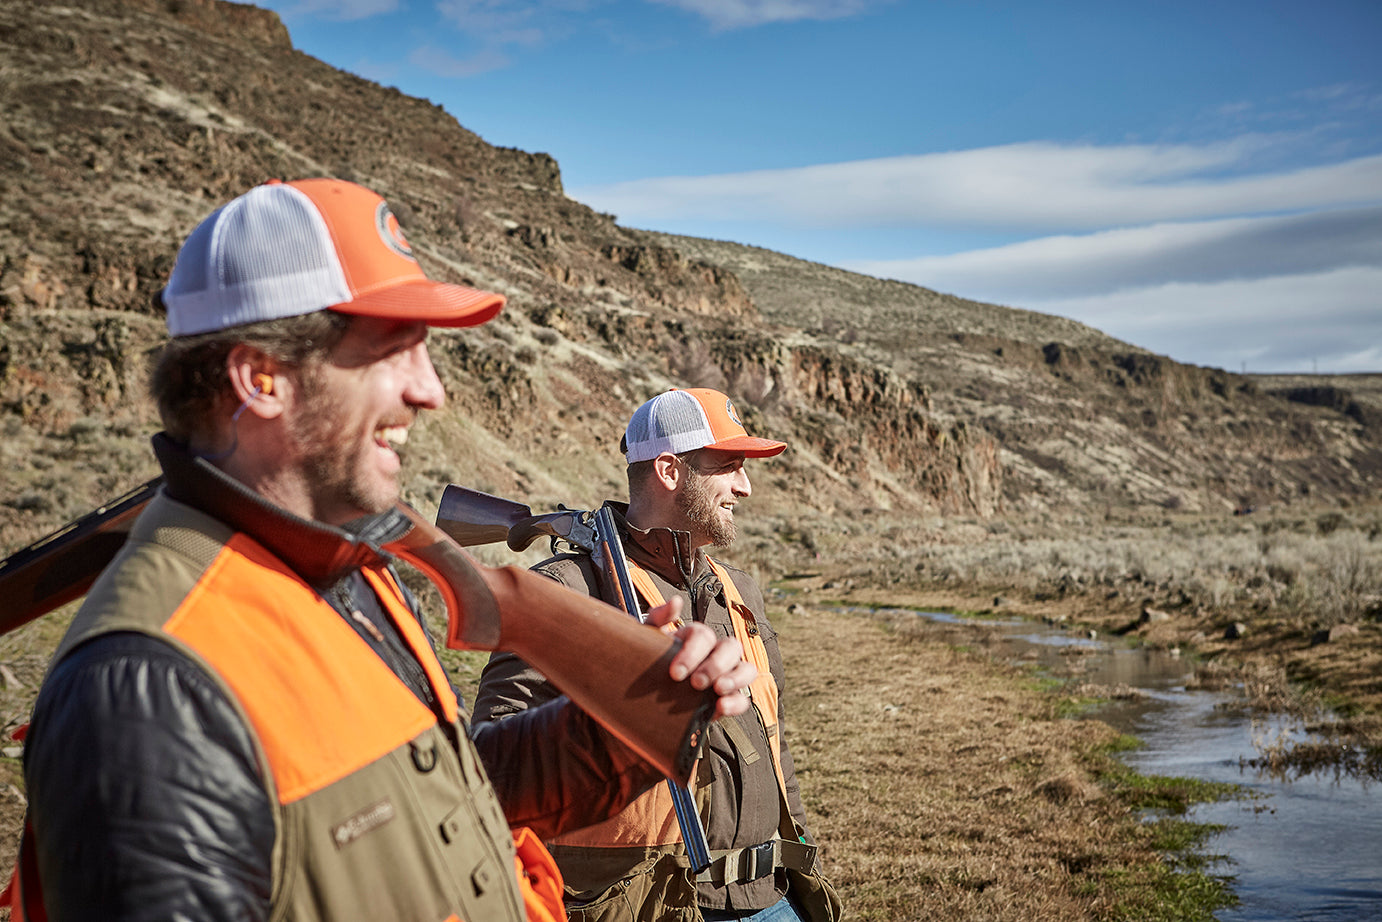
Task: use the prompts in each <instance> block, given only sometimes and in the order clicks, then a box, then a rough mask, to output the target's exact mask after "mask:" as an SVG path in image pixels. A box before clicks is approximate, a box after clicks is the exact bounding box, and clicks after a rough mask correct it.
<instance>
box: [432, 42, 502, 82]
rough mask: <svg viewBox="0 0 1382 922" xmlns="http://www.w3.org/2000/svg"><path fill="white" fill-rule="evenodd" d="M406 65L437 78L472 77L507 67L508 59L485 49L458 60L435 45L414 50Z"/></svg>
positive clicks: (494, 49) (500, 53) (495, 50)
mask: <svg viewBox="0 0 1382 922" xmlns="http://www.w3.org/2000/svg"><path fill="white" fill-rule="evenodd" d="M408 63H409V64H411V65H413V66H414V67H417V68H420V69H422V70H425V71H427V72H428V73H432V74H436V75H437V76H439V77H474V76H475V75H476V74H484V73H488V72H489V71H493V70H502V69H503V68H505V67H508V66H509V57H508V55H506V54H504V53H503V52H502V51H500V50H499V49H497V48H486V49H483V50H481V51H480V52H478V53H476V54H474V55H471V56H470V57H468V58H458V57H456V56H455V55H453V54H451V53H450V52H449V51H446V50H445V49H442V48H438V47H436V46H435V45H423V46H422V47H421V48H414V49H413V50H412V51H411V52H409V54H408Z"/></svg>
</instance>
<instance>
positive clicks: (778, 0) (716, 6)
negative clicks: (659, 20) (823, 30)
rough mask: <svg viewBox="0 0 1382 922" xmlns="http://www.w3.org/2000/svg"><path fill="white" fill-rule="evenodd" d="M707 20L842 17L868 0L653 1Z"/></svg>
mask: <svg viewBox="0 0 1382 922" xmlns="http://www.w3.org/2000/svg"><path fill="white" fill-rule="evenodd" d="M652 2H654V3H660V4H662V5H663V6H674V7H676V8H677V9H681V10H685V11H687V12H688V13H695V14H696V15H698V16H702V17H704V18H705V19H707V20H708V21H709V22H710V24H711V25H712V26H714V27H715V28H717V29H742V28H747V27H749V26H761V25H764V24H766V23H771V22H796V21H799V20H803V19H816V20H825V19H843V18H845V17H847V16H853V15H855V14H857V13H860V12H863V11H864V10H865V9H867V8H868V7H869V6H870V3H869V2H868V0H652Z"/></svg>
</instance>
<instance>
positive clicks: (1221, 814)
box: [921, 613, 1382, 922]
mask: <svg viewBox="0 0 1382 922" xmlns="http://www.w3.org/2000/svg"><path fill="white" fill-rule="evenodd" d="M921 614H922V617H925V618H928V619H930V620H933V621H939V622H949V623H967V624H976V625H982V626H983V627H984V628H985V629H991V630H992V631H993V634H992V635H991V637H990V639H989V641H988V642H987V644H988V649H989V650H990V652H992V653H993V654H995V655H997V656H999V657H1006V658H1009V659H1012V660H1017V661H1020V662H1025V663H1035V664H1036V665H1038V666H1040V667H1041V668H1043V669H1045V670H1047V671H1049V672H1050V673H1051V674H1053V675H1057V676H1062V677H1064V676H1066V675H1070V674H1072V673H1073V674H1074V675H1075V676H1076V677H1077V679H1078V680H1079V681H1082V682H1089V683H1092V684H1097V685H1108V686H1117V685H1127V686H1131V687H1132V688H1136V689H1141V690H1142V692H1143V694H1142V695H1139V696H1137V697H1131V698H1127V699H1118V700H1113V701H1110V702H1108V703H1107V704H1104V705H1101V706H1100V707H1099V708H1098V710H1097V711H1095V712H1094V713H1093V714H1092V715H1091V716H1093V717H1095V718H1096V719H1098V720H1102V721H1104V722H1106V723H1108V724H1110V725H1112V726H1113V727H1114V728H1116V729H1118V730H1119V731H1121V732H1123V733H1127V734H1130V735H1132V736H1136V737H1137V738H1138V739H1140V740H1142V742H1143V743H1144V744H1145V745H1144V747H1143V748H1141V749H1138V750H1135V751H1132V752H1129V753H1126V754H1124V755H1122V756H1121V758H1122V759H1123V761H1124V762H1125V763H1126V764H1128V765H1129V766H1130V767H1132V768H1134V769H1136V770H1137V771H1139V772H1141V773H1143V774H1146V775H1172V776H1178V777H1185V778H1196V779H1201V780H1205V781H1217V782H1228V783H1232V784H1237V785H1241V786H1243V787H1245V788H1247V789H1249V790H1250V791H1252V792H1253V794H1254V795H1255V796H1253V797H1249V798H1244V799H1233V800H1227V801H1223V802H1219V803H1211V804H1199V805H1196V806H1194V807H1192V808H1191V810H1190V812H1189V814H1188V816H1187V819H1191V820H1194V821H1197V822H1203V823H1215V824H1221V825H1224V826H1226V827H1227V829H1226V830H1225V831H1224V832H1222V833H1220V834H1218V835H1216V836H1213V837H1212V838H1210V839H1209V840H1208V842H1206V844H1205V846H1204V851H1205V852H1206V853H1208V854H1213V855H1225V856H1227V859H1228V860H1227V861H1226V862H1223V863H1220V864H1217V865H1213V866H1211V867H1209V868H1208V869H1207V870H1208V871H1209V872H1210V873H1213V874H1220V875H1232V876H1233V877H1234V883H1233V891H1234V893H1235V894H1236V895H1237V896H1238V898H1239V900H1240V901H1241V902H1240V904H1239V905H1238V906H1236V907H1234V908H1232V909H1224V910H1220V911H1219V912H1218V913H1217V914H1216V916H1215V918H1216V919H1218V920H1220V922H1287V920H1289V922H1307V920H1308V922H1366V920H1382V809H1379V807H1380V806H1382V805H1379V804H1378V802H1377V800H1378V790H1379V788H1378V785H1377V783H1375V782H1372V783H1368V782H1365V781H1361V780H1359V779H1357V778H1350V777H1346V776H1344V777H1335V773H1334V772H1333V771H1332V770H1330V771H1328V772H1326V773H1324V774H1323V775H1320V774H1316V775H1307V776H1305V777H1303V778H1299V779H1297V780H1282V779H1280V778H1273V777H1270V776H1268V775H1265V774H1263V773H1261V772H1260V771H1258V770H1257V769H1255V768H1253V767H1252V766H1250V765H1248V764H1246V760H1248V759H1252V758H1254V757H1255V756H1257V755H1259V753H1260V750H1259V748H1258V746H1259V744H1261V743H1264V742H1266V743H1270V742H1272V741H1275V740H1277V739H1279V738H1280V737H1281V736H1282V735H1283V734H1285V735H1286V736H1287V737H1288V738H1290V737H1294V736H1297V735H1302V731H1299V730H1297V729H1295V728H1293V727H1292V725H1291V724H1290V723H1289V722H1287V721H1285V720H1281V719H1273V720H1269V721H1264V720H1262V719H1261V718H1254V717H1253V716H1251V715H1250V714H1249V713H1248V712H1247V710H1246V709H1245V708H1244V707H1243V699H1242V696H1241V694H1239V693H1236V692H1235V691H1234V690H1228V691H1201V690H1187V688H1186V681H1187V679H1189V678H1190V676H1191V675H1192V673H1193V667H1192V666H1191V664H1189V663H1187V662H1185V661H1184V660H1182V659H1180V658H1179V657H1177V656H1174V655H1172V654H1171V653H1168V652H1166V651H1162V650H1148V649H1131V648H1128V647H1126V646H1124V645H1122V644H1120V643H1119V642H1118V641H1117V640H1116V639H1115V640H1113V641H1112V642H1108V643H1105V642H1103V641H1101V640H1098V639H1091V638H1089V637H1086V636H1080V635H1078V634H1076V633H1073V632H1068V631H1062V630H1059V629H1058V628H1056V627H1048V626H1046V625H1042V624H1033V623H1032V622H1024V621H995V620H991V619H987V618H986V619H982V620H977V619H976V620H974V621H966V620H964V619H960V618H958V617H957V616H955V615H949V614H940V613H921Z"/></svg>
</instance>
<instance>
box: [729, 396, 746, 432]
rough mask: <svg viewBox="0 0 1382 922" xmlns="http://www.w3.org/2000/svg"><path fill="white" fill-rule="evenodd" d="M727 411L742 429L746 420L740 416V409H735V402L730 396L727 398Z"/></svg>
mask: <svg viewBox="0 0 1382 922" xmlns="http://www.w3.org/2000/svg"><path fill="white" fill-rule="evenodd" d="M725 412H726V413H728V414H729V418H730V419H731V420H733V421H734V424H735V425H736V426H738V427H739V428H740V429H742V428H744V421H743V420H742V419H740V418H739V411H738V410H736V409H734V403H733V402H732V401H731V400H729V399H728V398H726V399H725Z"/></svg>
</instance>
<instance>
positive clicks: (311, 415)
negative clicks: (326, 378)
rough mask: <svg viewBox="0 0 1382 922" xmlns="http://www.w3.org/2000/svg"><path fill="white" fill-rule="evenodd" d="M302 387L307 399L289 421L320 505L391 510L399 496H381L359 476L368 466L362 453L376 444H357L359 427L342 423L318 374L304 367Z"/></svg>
mask: <svg viewBox="0 0 1382 922" xmlns="http://www.w3.org/2000/svg"><path fill="white" fill-rule="evenodd" d="M300 387H301V389H302V397H303V400H302V403H301V405H300V407H299V409H298V412H296V413H295V414H294V415H293V418H292V419H291V421H290V422H289V434H290V437H291V438H292V439H293V440H294V442H295V443H296V445H297V447H298V450H299V451H300V452H301V458H302V467H303V470H304V472H305V473H306V476H307V477H308V478H309V484H310V489H311V490H312V493H313V495H314V496H315V497H316V498H317V499H318V501H319V502H320V501H321V500H324V499H327V498H329V500H330V503H331V504H332V505H335V506H338V507H348V508H352V509H355V510H358V511H359V512H360V514H362V515H373V514H375V513H378V512H383V511H384V510H385V509H388V508H389V507H390V506H392V505H393V504H394V502H396V501H397V496H392V495H391V496H382V495H378V494H379V491H378V490H371V489H370V488H369V485H368V484H366V483H364V482H362V479H361V477H360V471H361V470H363V469H364V466H365V463H366V461H365V459H364V458H362V457H361V455H362V454H363V453H365V452H369V451H371V450H372V446H369V445H362V444H360V443H358V441H357V440H356V436H358V433H357V432H356V430H355V428H354V427H352V426H349V425H342V419H341V414H340V410H341V408H340V407H339V406H337V405H336V403H335V401H334V399H333V398H332V397H331V396H329V395H328V394H326V393H325V388H324V387H323V385H322V382H321V378H320V377H319V375H317V374H313V372H312V371H311V370H307V369H305V370H304V373H303V374H302V376H301V379H300Z"/></svg>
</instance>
